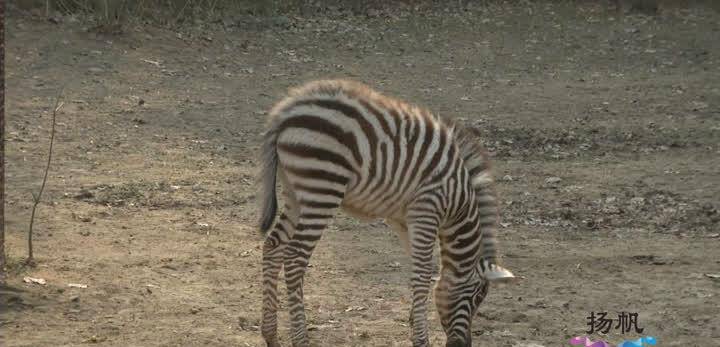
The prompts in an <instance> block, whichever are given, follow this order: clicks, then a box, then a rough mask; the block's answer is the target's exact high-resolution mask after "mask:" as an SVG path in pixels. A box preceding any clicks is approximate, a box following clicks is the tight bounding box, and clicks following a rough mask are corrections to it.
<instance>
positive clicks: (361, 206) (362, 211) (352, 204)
mask: <svg viewBox="0 0 720 347" xmlns="http://www.w3.org/2000/svg"><path fill="white" fill-rule="evenodd" d="M406 205H407V202H405V201H403V199H402V197H399V196H389V197H385V198H383V199H381V200H380V199H374V200H367V199H362V197H356V196H354V195H353V194H352V193H350V194H348V195H347V196H346V197H345V199H344V200H343V202H342V204H341V207H342V209H343V211H345V212H346V213H347V214H349V215H350V216H353V217H355V218H357V219H359V220H361V221H371V220H375V219H404V214H405V206H406Z"/></svg>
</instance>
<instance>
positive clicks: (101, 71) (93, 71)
mask: <svg viewBox="0 0 720 347" xmlns="http://www.w3.org/2000/svg"><path fill="white" fill-rule="evenodd" d="M104 71H105V70H103V69H101V68H99V67H91V68H89V69H88V72H90V73H103V72H104Z"/></svg>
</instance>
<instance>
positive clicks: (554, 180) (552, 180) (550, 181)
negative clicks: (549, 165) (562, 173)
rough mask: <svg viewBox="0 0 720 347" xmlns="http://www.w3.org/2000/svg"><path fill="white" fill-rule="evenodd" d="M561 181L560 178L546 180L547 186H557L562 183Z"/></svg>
mask: <svg viewBox="0 0 720 347" xmlns="http://www.w3.org/2000/svg"><path fill="white" fill-rule="evenodd" d="M560 181H562V178H560V177H548V178H546V179H545V183H547V184H556V183H560Z"/></svg>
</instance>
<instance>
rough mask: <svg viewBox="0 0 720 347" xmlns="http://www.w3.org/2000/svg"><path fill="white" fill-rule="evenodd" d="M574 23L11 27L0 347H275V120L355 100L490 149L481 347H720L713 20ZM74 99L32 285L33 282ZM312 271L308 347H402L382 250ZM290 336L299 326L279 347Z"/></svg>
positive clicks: (245, 19)
mask: <svg viewBox="0 0 720 347" xmlns="http://www.w3.org/2000/svg"><path fill="white" fill-rule="evenodd" d="M561 3H562V4H564V5H558V4H555V5H546V4H542V5H537V4H535V5H532V4H529V5H523V6H514V5H512V6H511V5H503V6H499V5H487V6H482V7H473V8H471V9H470V10H467V11H463V10H455V9H451V10H448V11H434V12H431V13H414V12H412V11H402V10H397V11H394V12H383V11H376V12H372V13H370V16H346V15H341V14H335V15H322V16H309V17H305V18H296V17H292V16H278V17H272V18H265V19H257V18H254V17H250V16H235V17H233V18H232V19H228V20H224V21H221V22H217V23H204V22H197V23H195V24H194V25H193V26H192V27H186V28H184V29H182V30H180V29H178V30H169V29H164V28H159V27H154V26H151V25H142V26H141V25H136V24H134V25H130V26H128V27H127V28H125V31H124V32H123V33H121V34H117V33H116V34H112V33H109V34H101V33H98V32H97V31H96V30H94V29H92V28H91V26H90V25H89V24H87V23H86V22H84V21H82V20H79V19H78V18H75V17H69V16H65V17H61V18H59V20H58V21H57V22H59V23H52V22H48V21H47V20H44V19H43V18H38V17H35V16H32V15H29V14H27V13H24V12H17V11H16V12H11V13H10V14H9V17H8V22H7V29H6V30H7V31H6V37H7V45H6V47H7V48H6V49H7V56H6V68H7V70H6V76H7V93H6V97H7V104H6V112H7V129H6V137H7V141H8V142H7V147H6V148H7V149H6V150H7V161H6V165H7V171H6V172H7V177H6V178H7V185H6V189H7V200H6V201H5V204H6V205H5V208H6V223H7V224H6V228H7V236H6V239H7V246H6V249H7V251H8V252H9V261H10V269H9V270H10V273H11V277H10V280H9V286H8V287H4V288H2V303H1V305H2V313H1V315H0V327H1V329H0V339H1V340H0V341H1V344H2V345H3V346H75V345H86V344H96V345H101V346H230V345H233V346H261V345H262V340H261V337H260V333H259V331H258V327H257V326H258V323H259V319H260V299H261V296H260V258H261V251H260V245H261V242H262V240H261V237H260V236H259V235H258V233H257V232H256V229H255V220H256V210H255V196H254V190H255V183H254V174H255V169H256V167H257V165H258V161H257V159H256V158H255V154H256V151H257V147H258V144H259V140H260V134H261V132H262V131H263V126H264V122H265V118H266V111H267V110H268V109H269V108H270V106H271V105H272V104H273V103H274V102H275V101H277V100H278V99H279V98H280V96H281V95H282V94H283V93H284V91H285V90H286V89H287V88H288V87H290V86H294V85H297V84H300V83H302V82H304V81H307V80H310V79H315V78H324V77H343V78H352V79H357V80H360V81H364V82H366V83H368V84H370V85H372V86H375V87H376V88H377V89H379V90H381V91H384V92H386V93H388V94H391V95H395V96H399V97H402V98H405V99H408V100H410V101H412V102H415V103H418V104H421V105H425V106H427V107H428V108H430V109H431V110H433V111H434V112H437V113H441V114H443V115H448V116H454V117H461V118H464V119H465V120H466V121H467V122H470V123H472V124H475V125H476V126H477V127H478V129H480V130H481V132H482V134H483V135H484V137H483V139H482V140H483V141H484V143H485V145H486V146H487V147H488V149H489V150H490V151H491V152H492V154H493V157H494V160H495V174H496V177H497V179H498V190H499V193H500V196H501V199H502V202H503V204H502V228H501V229H500V232H499V237H500V241H501V245H502V253H503V256H504V257H503V261H504V264H505V265H506V266H507V267H509V268H510V269H512V270H513V271H514V272H515V273H516V274H517V275H519V276H522V277H521V280H520V281H519V282H518V283H516V284H514V285H505V286H497V287H493V288H491V291H490V293H489V295H488V297H487V299H486V301H485V302H484V303H483V305H482V307H481V313H480V315H479V316H478V317H477V318H476V320H475V321H474V323H473V331H474V342H475V343H474V345H476V346H503V347H505V346H508V347H511V346H569V343H568V339H569V338H571V337H574V336H578V335H585V331H586V330H587V329H588V326H587V317H588V316H589V315H590V314H591V312H607V313H608V316H609V317H615V319H617V316H618V314H620V313H621V312H630V313H638V315H639V317H638V326H639V327H641V328H644V331H643V332H642V333H641V334H639V333H637V332H635V331H632V332H629V333H628V332H626V333H624V334H623V333H622V331H621V330H620V329H617V330H616V329H614V328H613V329H611V330H610V331H609V332H608V333H607V335H603V334H598V333H594V334H592V336H593V339H604V340H606V341H609V342H611V343H613V344H617V343H619V342H621V341H623V340H624V339H637V338H639V337H641V336H647V335H650V336H654V337H656V338H657V340H658V346H718V345H720V342H718V341H720V328H718V324H717V318H718V316H720V280H719V279H718V278H717V277H716V276H713V275H720V247H719V246H720V237H719V234H718V233H720V212H719V211H718V209H719V208H720V201H718V196H720V172H719V171H720V169H719V168H720V40H718V39H717V37H718V35H720V14H718V13H717V12H714V11H710V10H708V9H703V8H690V9H666V10H664V11H662V12H661V13H660V14H658V15H654V16H647V15H643V14H637V13H629V14H626V15H624V16H618V15H617V14H615V13H612V12H607V11H606V9H604V8H603V7H602V6H599V5H597V6H594V5H583V6H581V7H576V6H571V5H569V4H570V2H561ZM62 86H65V92H64V97H63V100H64V105H63V107H62V109H61V110H60V112H59V114H58V127H57V137H56V143H55V146H56V147H55V153H54V155H55V157H54V160H53V165H52V168H51V171H50V176H49V178H48V184H47V188H46V191H45V194H46V195H45V196H44V198H43V202H42V204H41V205H40V206H39V210H38V215H37V218H36V224H35V230H36V237H35V252H36V258H37V263H38V265H37V266H36V267H34V268H28V267H22V266H21V265H20V264H21V262H22V261H23V257H24V256H25V252H26V246H25V237H26V232H27V227H28V221H29V217H30V210H31V205H32V204H31V201H32V198H31V192H33V191H36V190H37V189H38V187H39V185H40V183H41V180H42V174H43V167H44V164H45V163H44V161H45V160H46V159H45V156H46V153H47V146H48V142H49V133H50V120H51V118H50V116H51V112H50V111H51V109H52V104H53V102H54V98H55V95H56V94H57V93H58V90H59V89H60V88H61V87H62ZM311 266H312V268H311V269H310V271H309V273H308V275H307V277H306V281H305V288H306V289H305V293H306V298H307V300H306V302H307V304H306V305H307V308H308V319H309V322H310V323H311V324H312V325H311V331H310V337H311V340H312V342H313V343H314V344H316V345H318V346H409V345H410V342H409V339H408V336H409V327H408V321H407V318H408V316H409V314H408V310H409V307H410V303H409V299H410V289H409V267H408V263H407V259H406V258H405V255H404V253H403V251H402V247H400V245H399V243H398V242H397V238H396V236H395V235H394V234H393V233H392V232H391V231H390V230H389V229H388V228H387V227H386V226H385V225H384V224H382V223H380V222H375V223H370V224H368V223H361V222H358V221H356V220H354V219H351V218H349V217H346V216H344V215H340V216H339V217H338V219H337V220H336V222H335V223H334V224H333V226H332V227H331V228H330V229H329V230H327V232H326V233H325V236H324V237H323V240H322V242H321V243H320V245H319V246H318V249H317V251H316V252H315V254H314V256H313V258H312V261H311ZM24 276H30V277H35V278H42V279H45V280H46V281H47V284H45V285H39V284H28V283H24V282H23V277H24ZM69 283H79V284H86V285H87V286H88V287H87V288H75V287H69V286H68V284H69ZM283 300H284V298H283ZM431 307H433V310H432V313H431V314H430V323H431V334H432V337H431V341H432V342H433V345H441V344H442V343H443V341H444V335H443V333H442V330H441V327H440V324H439V321H438V319H437V314H436V313H435V312H434V306H431ZM286 327H287V314H286V313H285V312H283V313H282V314H281V330H280V332H281V335H282V338H283V341H285V342H286V343H287V329H286Z"/></svg>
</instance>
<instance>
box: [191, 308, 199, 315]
mask: <svg viewBox="0 0 720 347" xmlns="http://www.w3.org/2000/svg"><path fill="white" fill-rule="evenodd" d="M198 312H200V309H199V308H197V307H193V308H191V309H190V313H192V314H197V313H198Z"/></svg>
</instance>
